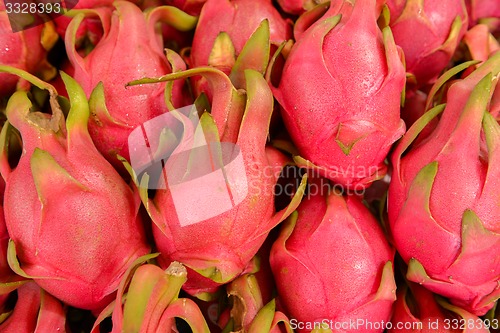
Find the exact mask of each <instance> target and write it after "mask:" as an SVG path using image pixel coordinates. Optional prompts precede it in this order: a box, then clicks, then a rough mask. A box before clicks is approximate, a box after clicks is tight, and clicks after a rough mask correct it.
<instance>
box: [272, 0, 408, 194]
mask: <svg viewBox="0 0 500 333" xmlns="http://www.w3.org/2000/svg"><path fill="white" fill-rule="evenodd" d="M375 7H376V4H375V1H365V0H357V1H338V2H334V3H332V5H331V7H330V8H329V9H328V11H327V12H326V14H325V15H324V16H323V17H322V18H321V19H319V20H318V21H317V22H316V23H314V24H313V25H312V26H311V27H309V28H308V29H307V30H305V31H304V33H302V34H301V36H300V38H298V40H297V43H296V44H295V45H294V46H293V47H292V50H291V52H290V54H289V56H288V58H287V60H286V63H285V67H284V69H283V75H282V78H281V81H280V83H279V86H278V88H276V89H274V91H273V92H274V95H275V97H276V98H277V100H278V102H279V103H280V104H281V106H282V107H283V108H282V116H283V120H284V122H285V125H286V127H287V129H288V132H289V133H290V136H291V138H292V140H293V142H294V143H295V144H296V145H297V147H298V149H299V152H300V154H301V157H296V158H295V161H296V162H297V163H298V164H299V165H300V166H304V167H307V168H314V169H316V170H318V171H317V173H319V174H321V175H322V176H325V177H327V178H329V179H331V180H333V181H335V182H338V183H340V184H342V185H343V186H346V187H348V188H359V186H361V187H364V186H366V185H368V184H370V183H371V182H372V181H374V180H376V179H379V178H382V177H383V176H384V174H385V172H386V166H385V164H384V159H385V157H386V155H387V153H388V151H389V149H390V147H391V145H392V143H393V142H394V141H396V140H397V139H398V138H399V137H400V136H401V135H402V134H403V133H404V129H405V127H404V122H403V121H402V120H401V119H400V117H399V113H400V110H399V109H400V97H401V92H402V90H403V86H404V82H405V74H404V69H403V65H402V63H401V61H400V58H399V54H398V51H397V48H396V45H395V44H394V41H393V39H392V34H391V31H390V29H389V28H387V27H386V28H385V29H384V30H383V32H381V31H380V29H379V28H378V26H377V15H376V8H375ZM297 78H300V80H299V79H297ZM305 82H306V83H307V82H309V83H311V84H312V86H308V84H306V83H305Z"/></svg>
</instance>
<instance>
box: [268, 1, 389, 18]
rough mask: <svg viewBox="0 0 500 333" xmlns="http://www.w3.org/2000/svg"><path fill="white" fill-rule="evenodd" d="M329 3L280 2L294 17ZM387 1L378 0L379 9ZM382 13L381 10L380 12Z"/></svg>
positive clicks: (284, 9) (282, 7)
mask: <svg viewBox="0 0 500 333" xmlns="http://www.w3.org/2000/svg"><path fill="white" fill-rule="evenodd" d="M324 2H327V1H326V0H278V4H279V5H280V7H281V9H283V11H284V12H286V13H288V14H292V15H300V14H303V13H304V12H306V11H309V10H311V9H313V8H314V7H315V6H317V5H319V4H321V3H324ZM384 3H385V0H377V7H378V8H379V9H381V8H382V6H383V5H384ZM379 11H380V10H379Z"/></svg>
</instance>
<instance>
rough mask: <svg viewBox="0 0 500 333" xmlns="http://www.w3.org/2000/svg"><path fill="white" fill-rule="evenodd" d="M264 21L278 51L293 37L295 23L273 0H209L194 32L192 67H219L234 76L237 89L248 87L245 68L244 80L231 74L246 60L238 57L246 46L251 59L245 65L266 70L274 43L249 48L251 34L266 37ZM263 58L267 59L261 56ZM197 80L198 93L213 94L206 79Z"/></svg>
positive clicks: (270, 40)
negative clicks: (280, 11) (281, 11)
mask: <svg viewBox="0 0 500 333" xmlns="http://www.w3.org/2000/svg"><path fill="white" fill-rule="evenodd" d="M241 22H245V24H241ZM263 22H265V24H266V25H267V27H266V28H265V29H267V30H268V31H267V35H268V39H269V41H268V44H269V42H270V44H271V46H273V47H274V50H275V49H277V47H278V46H279V45H280V44H281V43H283V42H284V41H286V40H288V39H290V38H291V36H292V29H291V24H290V23H289V22H288V21H286V20H285V19H283V18H282V17H281V15H280V13H279V12H278V11H277V10H276V8H274V7H273V5H272V3H271V1H270V0H258V1H255V0H208V1H207V3H206V4H205V6H204V7H203V10H202V12H201V15H200V19H199V21H198V25H197V27H196V31H195V34H194V38H193V45H192V48H191V56H190V66H191V67H193V68H196V67H200V66H207V65H209V66H213V67H216V68H217V69H220V70H221V71H223V72H225V73H226V74H228V75H230V77H231V79H232V81H233V84H234V85H235V86H236V88H244V87H243V86H241V84H243V83H244V82H245V80H244V73H243V70H241V73H240V76H241V79H240V80H234V79H233V75H234V74H233V73H231V72H232V69H233V67H234V66H238V62H242V60H239V61H238V60H237V58H238V56H239V55H240V54H242V53H245V51H244V50H245V49H246V53H251V55H250V56H249V57H248V58H247V60H249V61H243V62H246V66H245V68H246V69H254V70H257V71H259V72H261V73H264V71H265V70H266V67H267V63H268V59H269V56H270V53H271V52H273V53H274V50H272V49H271V46H270V45H262V46H256V45H248V46H247V47H246V48H245V45H247V43H248V42H249V40H250V39H251V36H253V35H255V34H257V35H260V36H262V39H266V38H265V37H264V35H265V33H264V32H263V31H262V32H261V33H258V32H257V30H260V29H264V28H263V27H262V24H263ZM256 39H257V40H258V39H259V37H257V38H256ZM262 48H265V49H262ZM271 55H272V54H271ZM263 57H264V59H261V58H263ZM194 79H195V81H194V82H193V85H194V87H195V89H196V91H197V93H201V92H206V93H208V94H209V93H210V89H209V88H208V84H207V82H206V81H205V80H203V79H197V78H194ZM238 81H240V82H238ZM209 97H211V96H209Z"/></svg>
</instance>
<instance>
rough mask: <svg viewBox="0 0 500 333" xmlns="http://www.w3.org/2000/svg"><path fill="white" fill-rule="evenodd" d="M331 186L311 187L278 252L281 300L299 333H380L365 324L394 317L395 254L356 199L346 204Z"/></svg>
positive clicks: (274, 254) (274, 257)
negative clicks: (319, 332)
mask: <svg viewBox="0 0 500 333" xmlns="http://www.w3.org/2000/svg"><path fill="white" fill-rule="evenodd" d="M326 185H328V184H325V183H324V182H321V180H318V179H317V178H316V179H314V181H313V182H311V184H310V192H309V193H310V194H309V195H308V197H307V199H304V200H302V202H301V204H300V206H299V208H298V209H297V211H296V212H294V213H293V214H292V215H291V216H290V217H289V218H288V220H287V221H286V222H285V224H284V225H283V227H282V230H281V234H280V237H279V238H278V239H277V241H276V242H275V243H274V245H273V248H272V250H271V256H270V261H271V268H272V269H273V273H274V277H275V280H276V285H277V287H278V295H280V300H281V301H282V304H283V305H284V307H285V308H286V310H287V312H286V313H288V314H289V315H290V317H291V318H294V321H291V324H293V326H292V328H294V329H298V332H310V331H311V330H312V329H313V328H316V329H321V328H323V329H325V330H324V332H327V330H326V329H331V330H332V331H334V332H351V331H352V332H356V331H362V332H367V333H368V332H382V331H383V327H380V325H378V326H377V327H371V328H370V327H368V326H365V324H368V323H382V321H384V322H387V320H388V319H389V317H390V314H391V307H392V304H393V302H394V300H395V299H396V294H395V290H396V285H395V282H394V273H393V269H392V260H393V257H394V251H393V250H392V249H391V248H390V247H389V244H388V242H387V240H386V239H385V236H384V233H383V232H382V229H381V228H380V226H379V225H378V223H377V221H376V220H375V218H374V217H373V216H372V215H371V213H370V211H369V210H368V209H367V208H366V207H365V206H364V205H363V203H362V202H361V201H360V199H359V198H358V197H357V196H347V197H343V196H342V195H341V194H339V193H337V192H336V191H335V190H332V191H328V190H329V186H326ZM325 191H327V192H329V193H326V194H325V193H324V192H325ZM352 322H354V323H355V325H354V327H353V326H352V324H351V323H352ZM313 323H316V324H315V325H316V327H314V325H313ZM356 325H357V326H356Z"/></svg>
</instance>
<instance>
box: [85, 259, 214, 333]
mask: <svg viewBox="0 0 500 333" xmlns="http://www.w3.org/2000/svg"><path fill="white" fill-rule="evenodd" d="M157 256H158V254H157V253H155V254H150V255H146V256H143V257H141V258H138V259H137V260H136V261H135V262H134V263H133V264H132V265H131V266H130V267H129V269H128V270H127V272H126V273H125V275H124V276H123V279H122V281H121V283H120V286H119V289H118V293H117V296H116V301H115V302H113V303H111V304H110V305H109V306H107V307H106V308H105V309H104V310H103V311H102V312H101V314H100V315H99V317H98V318H97V320H96V322H95V323H94V327H93V328H92V331H91V333H100V332H101V328H100V323H101V322H102V321H103V320H104V319H105V318H107V317H109V316H112V322H113V329H112V331H111V332H112V333H115V332H116V333H120V332H178V330H177V328H176V323H175V318H176V317H178V318H182V319H183V320H184V321H186V322H187V323H188V325H189V327H190V328H191V332H193V333H209V332H210V331H209V329H208V326H207V323H206V321H205V319H204V318H203V315H202V313H201V311H200V309H199V308H198V306H197V305H196V303H195V302H194V301H192V300H190V299H188V298H179V292H180V291H181V286H182V285H183V284H184V283H185V282H186V280H187V271H186V268H185V267H184V266H182V264H180V263H178V262H172V263H171V264H170V265H169V267H168V268H167V269H166V270H165V271H163V270H162V269H161V268H160V267H158V266H156V265H153V264H150V263H146V264H143V263H144V262H146V261H147V260H151V259H153V258H155V257H157ZM125 291H127V293H125Z"/></svg>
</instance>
